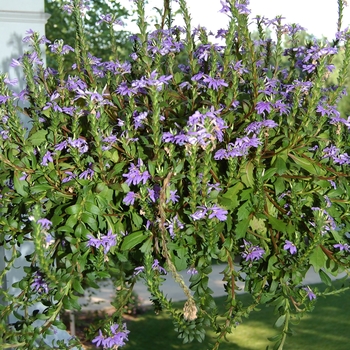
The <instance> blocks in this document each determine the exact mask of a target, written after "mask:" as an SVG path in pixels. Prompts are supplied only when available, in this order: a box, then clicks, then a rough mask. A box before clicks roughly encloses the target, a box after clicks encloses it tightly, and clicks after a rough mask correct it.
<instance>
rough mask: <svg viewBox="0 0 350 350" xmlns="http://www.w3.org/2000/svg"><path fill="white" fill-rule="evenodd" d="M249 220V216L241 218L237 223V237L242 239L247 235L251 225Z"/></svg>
mask: <svg viewBox="0 0 350 350" xmlns="http://www.w3.org/2000/svg"><path fill="white" fill-rule="evenodd" d="M249 222H250V219H249V218H247V219H244V220H241V221H240V222H239V223H238V224H237V225H236V229H235V234H236V235H235V236H236V239H240V238H244V237H245V235H246V233H247V229H248V227H249Z"/></svg>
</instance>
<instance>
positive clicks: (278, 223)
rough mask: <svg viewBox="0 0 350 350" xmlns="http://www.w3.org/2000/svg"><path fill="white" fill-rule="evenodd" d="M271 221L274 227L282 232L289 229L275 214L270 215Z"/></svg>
mask: <svg viewBox="0 0 350 350" xmlns="http://www.w3.org/2000/svg"><path fill="white" fill-rule="evenodd" d="M269 223H270V224H271V226H272V228H273V229H274V230H276V231H280V232H286V231H287V225H286V223H285V222H284V221H282V220H279V219H276V218H274V217H273V216H269Z"/></svg>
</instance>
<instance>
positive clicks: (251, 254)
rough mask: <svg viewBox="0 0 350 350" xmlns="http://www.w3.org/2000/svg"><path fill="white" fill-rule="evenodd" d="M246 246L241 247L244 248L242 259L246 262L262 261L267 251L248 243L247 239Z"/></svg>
mask: <svg viewBox="0 0 350 350" xmlns="http://www.w3.org/2000/svg"><path fill="white" fill-rule="evenodd" d="M243 241H244V245H241V248H244V251H243V252H242V253H241V254H242V257H243V258H244V259H245V261H254V260H256V261H257V260H260V259H261V258H262V257H263V255H264V254H265V250H264V249H263V248H261V247H259V246H257V245H253V243H251V242H249V241H246V240H245V239H244V240H243Z"/></svg>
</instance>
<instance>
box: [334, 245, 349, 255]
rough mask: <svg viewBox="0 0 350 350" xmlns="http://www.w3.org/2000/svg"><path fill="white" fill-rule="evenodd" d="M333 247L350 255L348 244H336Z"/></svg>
mask: <svg viewBox="0 0 350 350" xmlns="http://www.w3.org/2000/svg"><path fill="white" fill-rule="evenodd" d="M333 247H334V248H337V249H339V250H340V251H341V252H342V251H344V252H348V253H350V245H349V244H347V243H345V244H342V243H337V244H334V245H333Z"/></svg>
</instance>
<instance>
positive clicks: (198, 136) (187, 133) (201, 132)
mask: <svg viewBox="0 0 350 350" xmlns="http://www.w3.org/2000/svg"><path fill="white" fill-rule="evenodd" d="M220 111H221V110H215V109H214V108H213V107H212V108H211V109H210V110H209V111H207V112H205V113H204V114H203V113H201V112H199V111H196V112H195V113H194V114H193V115H191V116H190V117H189V119H188V122H187V126H186V127H185V128H184V131H181V132H179V133H176V132H164V133H163V141H164V142H171V143H174V144H177V145H180V146H182V145H186V144H190V145H199V146H201V147H202V148H203V149H205V148H206V147H207V146H208V145H209V144H211V143H213V142H214V141H215V140H218V141H219V142H221V141H223V135H224V130H225V129H226V128H227V125H226V123H225V121H224V120H223V119H222V118H220V117H218V114H219V113H220Z"/></svg>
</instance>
